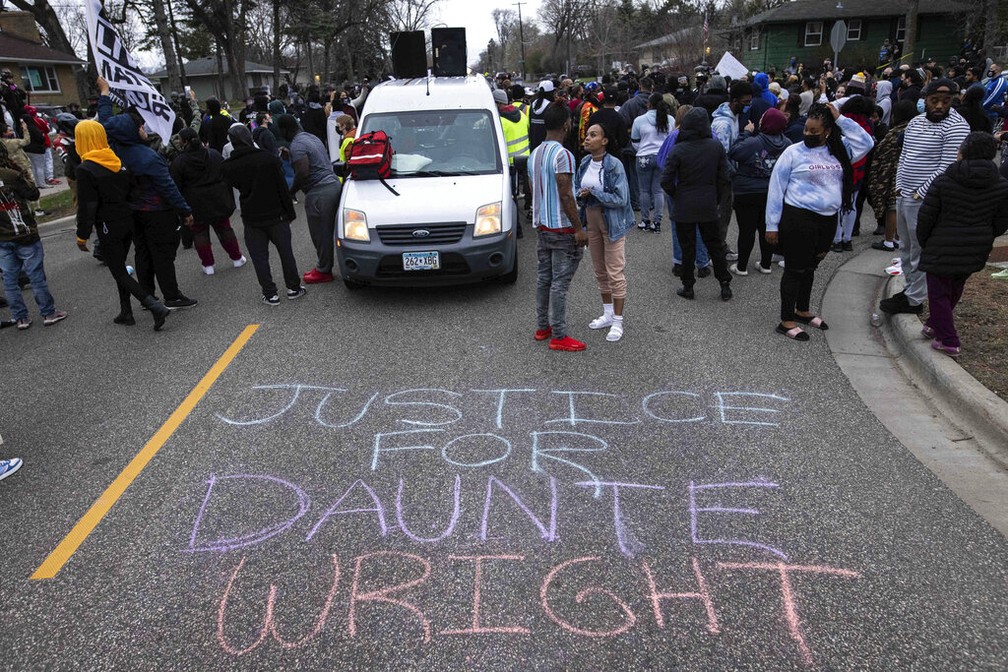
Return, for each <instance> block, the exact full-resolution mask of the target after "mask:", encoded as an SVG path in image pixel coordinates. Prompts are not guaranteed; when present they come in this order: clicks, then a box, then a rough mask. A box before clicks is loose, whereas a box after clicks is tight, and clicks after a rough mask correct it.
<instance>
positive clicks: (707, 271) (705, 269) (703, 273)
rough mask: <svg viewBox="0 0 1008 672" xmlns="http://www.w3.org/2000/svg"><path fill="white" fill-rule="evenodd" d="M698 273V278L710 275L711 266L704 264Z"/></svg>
mask: <svg viewBox="0 0 1008 672" xmlns="http://www.w3.org/2000/svg"><path fill="white" fill-rule="evenodd" d="M696 274H697V277H698V278H706V277H707V276H708V275H710V274H711V270H710V266H704V267H703V268H698V269H697V272H696Z"/></svg>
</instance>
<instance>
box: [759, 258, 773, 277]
mask: <svg viewBox="0 0 1008 672" xmlns="http://www.w3.org/2000/svg"><path fill="white" fill-rule="evenodd" d="M756 270H757V271H759V272H760V273H762V274H763V275H770V271H771V268H763V266H761V265H760V263H759V262H758V261H757V262H756Z"/></svg>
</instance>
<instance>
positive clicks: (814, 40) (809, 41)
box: [805, 21, 822, 47]
mask: <svg viewBox="0 0 1008 672" xmlns="http://www.w3.org/2000/svg"><path fill="white" fill-rule="evenodd" d="M820 44H822V21H809V22H808V23H806V24H805V46H806V47H818V46H819V45H820Z"/></svg>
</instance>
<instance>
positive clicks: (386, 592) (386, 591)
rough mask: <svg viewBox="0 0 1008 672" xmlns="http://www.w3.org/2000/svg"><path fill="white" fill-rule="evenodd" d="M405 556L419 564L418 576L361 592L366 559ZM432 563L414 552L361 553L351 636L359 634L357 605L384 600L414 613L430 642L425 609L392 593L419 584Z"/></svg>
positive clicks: (353, 589)
mask: <svg viewBox="0 0 1008 672" xmlns="http://www.w3.org/2000/svg"><path fill="white" fill-rule="evenodd" d="M382 557H384V558H403V559H406V560H410V561H412V562H415V563H416V564H418V565H419V566H420V567H421V568H422V571H421V574H420V576H418V577H415V578H412V579H409V580H408V581H402V582H400V583H397V584H395V585H392V586H385V587H384V588H379V589H378V590H371V591H368V592H365V593H362V592H360V582H361V568H362V567H363V566H364V562H365V561H366V560H370V559H371V558H382ZM430 573H431V565H430V562H428V561H427V560H425V559H424V558H421V557H420V556H419V555H413V554H412V553H401V552H398V551H376V552H374V553H367V554H366V555H361V556H358V557H357V561H356V563H355V565H354V578H353V586H352V587H351V588H350V615H349V625H348V629H349V632H350V636H351V637H355V636H356V635H357V606H358V604H360V603H361V602H384V603H386V604H393V605H395V606H397V607H400V608H401V609H405V610H406V611H408V612H410V613H412V614H413V615H414V616H416V617H417V620H419V621H420V626H421V627H422V628H423V641H424V643H427V642H430V638H431V625H430V621H429V620H428V619H427V617H426V616H425V615H424V613H423V611H421V610H420V608H419V607H417V606H416V605H414V604H412V603H410V602H407V601H406V600H401V599H397V598H394V597H391V595H392V593H397V592H399V591H403V590H407V589H409V588H412V587H414V586H418V585H420V584H421V583H423V582H424V581H426V580H427V578H428V577H429V576H430Z"/></svg>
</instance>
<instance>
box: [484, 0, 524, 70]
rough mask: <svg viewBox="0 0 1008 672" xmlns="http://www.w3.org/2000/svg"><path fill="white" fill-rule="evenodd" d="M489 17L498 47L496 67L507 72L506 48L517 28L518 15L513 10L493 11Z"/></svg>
mask: <svg viewBox="0 0 1008 672" xmlns="http://www.w3.org/2000/svg"><path fill="white" fill-rule="evenodd" d="M490 15H491V16H492V17H493V22H494V26H495V27H496V28H497V44H499V45H500V60H499V61H497V66H499V69H501V70H507V69H508V67H507V64H508V60H507V47H508V44H510V43H511V38H512V37H513V36H514V32H515V29H516V28H517V27H518V14H517V12H515V11H514V10H513V9H495V10H493V12H491V13H490ZM494 69H497V68H494Z"/></svg>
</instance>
